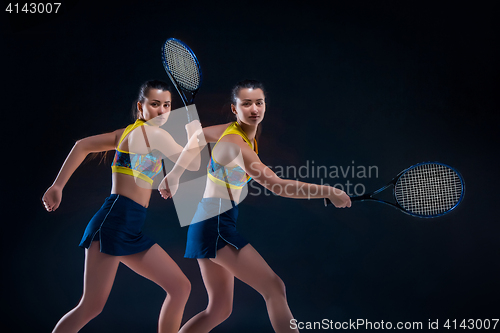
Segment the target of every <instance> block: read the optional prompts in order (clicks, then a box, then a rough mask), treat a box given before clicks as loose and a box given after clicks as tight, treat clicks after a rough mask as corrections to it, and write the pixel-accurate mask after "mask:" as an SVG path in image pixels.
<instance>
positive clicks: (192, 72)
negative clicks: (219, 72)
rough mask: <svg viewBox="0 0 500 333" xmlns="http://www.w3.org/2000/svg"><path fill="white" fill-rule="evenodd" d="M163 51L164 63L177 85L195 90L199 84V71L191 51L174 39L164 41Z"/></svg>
mask: <svg viewBox="0 0 500 333" xmlns="http://www.w3.org/2000/svg"><path fill="white" fill-rule="evenodd" d="M163 52H164V59H165V61H166V65H167V66H168V69H169V70H170V72H171V74H172V76H173V77H174V79H175V80H176V81H177V83H178V84H179V86H180V87H181V88H182V89H184V90H188V91H191V92H193V91H196V90H197V89H198V88H199V86H200V71H199V68H198V64H197V62H196V60H195V58H194V57H193V55H192V54H191V52H189V50H187V49H186V48H185V47H184V45H182V44H180V43H178V42H176V41H174V40H168V41H167V42H166V43H165V46H164V49H163Z"/></svg>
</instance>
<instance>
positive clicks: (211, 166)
mask: <svg viewBox="0 0 500 333" xmlns="http://www.w3.org/2000/svg"><path fill="white" fill-rule="evenodd" d="M228 134H237V135H239V136H241V137H242V138H243V140H245V142H246V143H247V144H248V145H249V146H250V148H252V144H251V143H250V140H249V139H248V137H247V135H246V133H245V132H244V131H243V129H242V128H241V126H240V125H239V124H238V122H236V121H235V122H234V123H232V124H231V125H229V127H228V128H226V130H225V131H224V133H222V135H221V137H220V138H219V140H218V141H217V143H219V141H220V140H221V139H222V138H223V137H224V136H226V135H228ZM217 143H216V144H215V145H216V146H217ZM254 147H255V149H254V150H255V153H257V154H258V153H259V151H258V149H257V140H255V139H254ZM214 149H215V147H214ZM207 171H208V178H209V179H210V180H211V181H213V182H214V183H216V184H219V185H222V186H227V187H229V188H232V189H241V188H243V186H245V184H246V183H248V182H249V181H250V179H252V177H250V176H249V175H248V174H247V173H246V172H245V170H243V168H241V167H240V166H236V167H232V168H230V167H224V166H223V165H221V164H219V163H217V161H215V160H214V158H213V157H211V158H210V162H208V166H207ZM226 179H227V181H226Z"/></svg>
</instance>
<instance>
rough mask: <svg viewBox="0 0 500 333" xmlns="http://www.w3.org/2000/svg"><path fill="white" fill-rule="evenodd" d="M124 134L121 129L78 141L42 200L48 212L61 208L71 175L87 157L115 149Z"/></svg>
mask: <svg viewBox="0 0 500 333" xmlns="http://www.w3.org/2000/svg"><path fill="white" fill-rule="evenodd" d="M122 133H123V129H119V130H116V131H114V132H111V133H105V134H100V135H94V136H90V137H87V138H84V139H81V140H78V141H77V142H76V143H75V145H74V146H73V149H71V151H70V153H69V154H68V157H66V160H65V161H64V163H63V165H62V167H61V169H60V171H59V173H58V175H57V177H56V179H55V180H54V183H53V184H52V186H51V187H49V189H48V190H47V191H46V192H45V194H44V196H43V198H42V201H43V204H44V205H45V209H46V210H47V211H49V212H50V211H54V210H56V209H57V208H58V207H59V204H60V202H61V199H62V190H63V188H64V186H66V183H67V182H68V180H69V178H70V177H71V175H72V174H73V173H74V172H75V170H76V169H77V168H78V167H79V166H80V164H82V162H83V160H85V158H86V157H87V155H88V154H90V153H97V152H102V151H108V150H112V149H115V147H116V145H117V143H118V140H119V138H120V136H121V134H122Z"/></svg>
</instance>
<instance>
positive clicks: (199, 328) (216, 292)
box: [179, 259, 234, 333]
mask: <svg viewBox="0 0 500 333" xmlns="http://www.w3.org/2000/svg"><path fill="white" fill-rule="evenodd" d="M198 264H199V265H200V271H201V275H202V277H203V282H204V284H205V288H206V289H207V293H208V306H207V308H206V309H205V310H204V311H202V312H200V313H198V314H197V315H196V316H194V317H193V318H191V319H190V320H189V321H188V322H187V323H185V324H184V326H182V328H181V330H180V331H179V333H188V332H189V333H205V332H210V331H211V330H212V329H213V328H214V327H216V326H217V325H219V324H220V323H222V322H223V321H224V320H226V319H227V318H228V317H229V315H230V314H231V311H232V308H233V290H234V276H233V274H231V273H230V272H229V271H228V270H226V269H225V268H224V267H222V266H220V265H217V264H215V263H213V262H212V261H210V259H198Z"/></svg>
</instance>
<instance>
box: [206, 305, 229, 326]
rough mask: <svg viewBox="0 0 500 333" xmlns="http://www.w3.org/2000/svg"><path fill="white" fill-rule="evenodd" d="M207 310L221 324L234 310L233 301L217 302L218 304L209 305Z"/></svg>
mask: <svg viewBox="0 0 500 333" xmlns="http://www.w3.org/2000/svg"><path fill="white" fill-rule="evenodd" d="M206 312H207V314H208V316H210V317H211V318H212V319H213V321H214V322H217V324H220V323H222V322H223V321H225V320H226V319H227V318H229V316H230V315H231V313H232V312H233V304H232V302H226V303H225V304H217V305H216V306H210V305H209V307H208V308H207V310H206Z"/></svg>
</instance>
